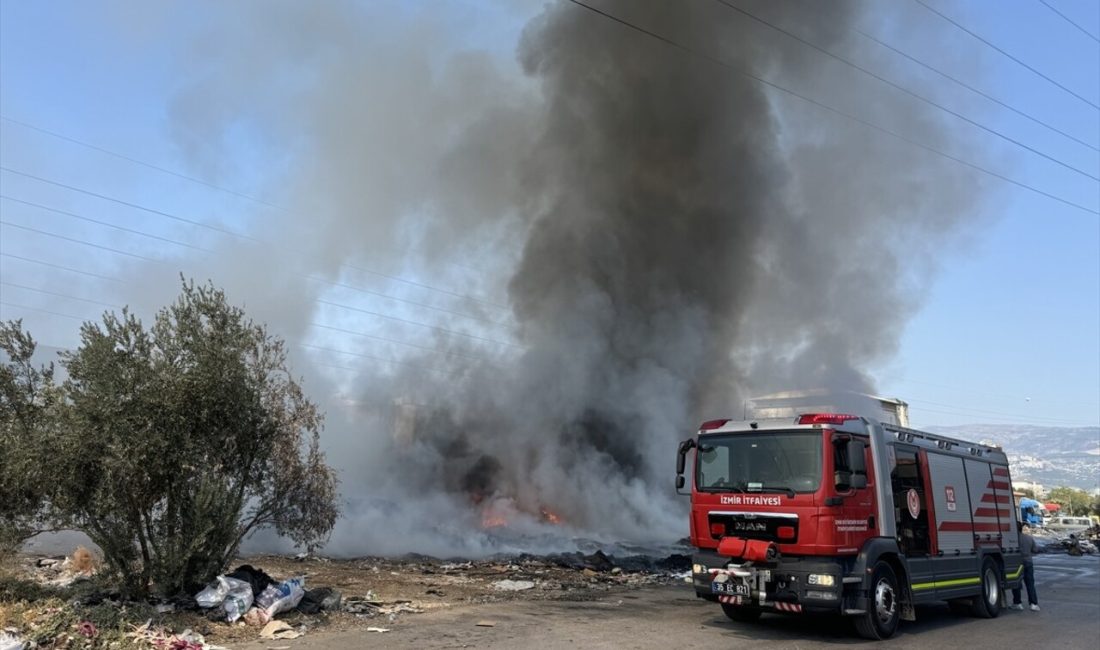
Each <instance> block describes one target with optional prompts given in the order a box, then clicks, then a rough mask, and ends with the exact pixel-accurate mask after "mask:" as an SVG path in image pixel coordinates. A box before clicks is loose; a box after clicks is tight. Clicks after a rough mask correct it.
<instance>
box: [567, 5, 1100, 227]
mask: <svg viewBox="0 0 1100 650" xmlns="http://www.w3.org/2000/svg"><path fill="white" fill-rule="evenodd" d="M569 2H571V3H573V4H574V5H577V6H578V7H582V8H584V9H587V10H588V11H591V12H592V13H595V14H599V15H600V16H603V17H604V18H607V19H609V20H612V21H614V22H616V23H619V24H620V25H623V26H624V27H628V28H629V29H632V30H635V31H637V32H639V33H641V34H645V35H647V36H649V37H651V38H655V39H657V40H659V41H661V42H662V43H665V44H667V45H670V46H672V47H674V48H676V49H678V50H681V51H683V52H686V53H688V54H690V55H692V56H695V57H698V58H701V59H703V60H705V61H709V62H711V63H713V64H715V65H718V66H721V67H723V68H726V69H727V70H731V71H733V72H736V73H738V74H740V75H742V76H744V77H747V78H749V79H752V80H753V81H756V82H757V83H760V84H763V85H765V86H768V87H769V88H774V89H776V90H778V91H780V92H782V93H785V94H787V95H790V96H792V97H796V98H798V99H801V100H802V101H804V102H806V103H809V104H812V105H814V106H817V107H818V108H821V109H824V110H826V111H829V112H830V113H833V114H835V115H839V116H841V117H844V118H846V119H849V120H851V121H853V122H856V123H858V124H862V125H863V126H866V127H868V128H870V129H874V130H876V131H879V132H881V133H885V134H886V135H889V136H890V137H893V138H896V139H898V140H901V141H902V142H905V143H908V144H911V145H913V146H915V147H919V148H921V149H924V150H925V151H928V152H930V153H934V154H936V155H938V156H942V157H943V158H947V159H948V160H953V161H955V162H956V163H958V164H960V165H963V166H965V167H969V168H971V169H973V170H975V171H979V172H982V173H984V174H988V175H989V176H992V177H994V178H998V179H1000V180H1002V181H1004V182H1006V183H1010V184H1012V185H1015V186H1017V187H1020V188H1023V189H1026V190H1030V191H1032V192H1034V193H1036V194H1040V195H1042V196H1045V197H1047V198H1050V199H1053V200H1055V201H1058V202H1059V203H1064V204H1065V205H1069V206H1072V207H1074V208H1077V209H1079V210H1082V211H1084V212H1088V213H1090V214H1096V215H1100V210H1094V209H1092V208H1089V207H1087V206H1084V205H1082V204H1080V203H1075V202H1074V201H1071V200H1069V199H1065V198H1062V197H1060V196H1057V195H1055V194H1051V193H1050V192H1046V191H1044V190H1041V189H1038V188H1036V187H1034V186H1032V185H1028V184H1027V183H1024V182H1022V181H1018V180H1016V179H1014V178H1010V177H1008V176H1005V175H1004V174H1000V173H998V172H995V171H992V170H989V169H986V168H985V167H982V166H980V165H978V164H975V163H972V162H969V161H967V160H964V159H962V158H959V157H957V156H953V155H951V154H949V153H947V152H945V151H941V150H939V149H936V148H935V147H931V146H929V145H927V144H925V143H923V142H920V141H918V140H914V139H912V138H908V137H906V136H904V135H901V134H900V133H897V132H895V131H892V130H890V129H888V128H886V127H884V126H880V125H878V124H875V123H874V122H870V121H868V120H865V119H863V118H861V117H857V116H855V115H851V114H849V113H845V112H844V111H842V110H840V109H838V108H834V107H832V106H830V105H828V104H825V103H823V102H821V101H818V100H816V99H813V98H811V97H808V96H806V95H803V94H801V93H798V92H796V91H794V90H791V89H789V88H786V87H784V86H780V85H779V84H777V83H774V82H772V81H768V80H767V79H764V78H763V77H759V76H757V75H755V74H753V73H751V72H748V71H746V70H742V69H740V68H736V67H734V66H733V65H731V64H729V63H727V62H725V61H723V60H722V59H719V58H717V57H714V56H711V55H709V54H706V53H704V52H700V51H698V50H695V49H692V48H690V47H688V46H686V45H683V44H681V43H678V42H676V41H674V40H672V39H670V38H668V37H665V36H662V35H660V34H658V33H656V32H652V31H650V30H648V29H645V28H644V27H639V26H638V25H635V24H634V23H631V22H628V21H626V20H624V19H622V18H619V17H618V16H614V15H612V14H609V13H607V12H605V11H602V10H600V9H597V8H595V7H593V6H591V5H588V4H585V3H584V2H582V1H581V0H569Z"/></svg>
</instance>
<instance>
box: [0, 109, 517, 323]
mask: <svg viewBox="0 0 1100 650" xmlns="http://www.w3.org/2000/svg"><path fill="white" fill-rule="evenodd" d="M0 119H3V120H5V121H7V122H10V123H12V124H17V125H19V126H22V127H25V128H27V129H31V130H33V131H37V132H39V133H43V134H46V135H49V136H51V137H55V138H58V139H60V140H64V141H66V142H71V143H73V144H76V145H79V146H82V147H87V148H88V149H91V150H93V151H98V152H101V153H104V154H107V155H109V156H114V157H116V158H119V159H122V160H126V161H128V162H132V163H135V164H138V165H141V166H143V167H148V168H149V169H154V170H156V171H160V172H163V173H166V174H170V175H172V176H176V177H178V178H182V179H185V180H188V181H192V182H195V183H199V184H201V185H205V186H207V187H211V188H214V189H217V190H221V191H223V192H227V193H229V194H233V195H235V196H239V197H241V198H245V199H248V200H250V201H255V202H256V203H259V204H262V205H265V206H269V207H272V208H275V209H276V210H280V211H282V212H285V213H287V214H292V212H291V210H290V209H289V208H286V207H283V206H281V205H276V204H274V203H269V202H268V201H264V200H263V199H259V198H256V197H253V196H250V195H248V194H244V193H242V192H238V191H236V190H233V189H231V188H228V187H225V186H222V185H217V184H214V183H210V182H208V181H204V180H203V179H201V178H196V177H193V176H188V175H187V174H182V173H180V172H177V171H175V170H172V169H168V168H166V167H161V166H159V165H154V164H153V163H150V162H147V161H144V160H140V159H138V158H134V157H132V156H128V155H126V154H122V153H119V152H117V151H112V150H110V149H106V148H104V147H100V146H99V145H95V144H92V143H90V142H85V141H83V140H79V139H77V138H74V137H72V136H68V135H65V134H63V133H58V132H56V131H51V130H49V129H46V128H43V127H40V126H37V125H34V124H30V123H28V122H24V121H22V120H16V119H14V118H11V117H7V116H5V115H0ZM447 264H450V265H451V266H455V267H458V268H463V269H467V270H471V271H475V272H483V270H482V269H477V268H474V267H472V266H469V265H466V264H459V263H457V262H447ZM341 266H344V267H348V268H357V267H351V266H350V265H348V264H346V263H342V264H341ZM357 270H360V271H363V272H365V273H371V274H374V275H379V276H382V277H385V278H387V279H390V280H394V281H397V282H406V283H408V284H413V285H415V286H419V287H422V288H425V289H429V290H432V291H440V292H442V293H447V294H450V295H454V296H457V297H460V298H465V299H468V300H473V301H476V302H481V303H484V304H486V305H490V306H493V307H497V308H499V309H508V307H507V306H505V305H500V304H499V303H494V302H491V301H488V300H484V299H481V298H477V297H474V296H468V295H465V294H459V293H453V292H449V291H445V290H442V289H438V288H436V287H432V286H429V285H425V284H418V283H415V282H410V281H408V280H405V279H404V278H399V277H396V276H391V275H386V274H384V273H377V272H375V271H369V270H367V269H357Z"/></svg>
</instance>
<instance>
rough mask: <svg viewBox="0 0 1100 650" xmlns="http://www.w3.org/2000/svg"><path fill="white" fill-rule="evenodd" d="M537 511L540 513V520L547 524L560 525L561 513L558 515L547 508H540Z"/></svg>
mask: <svg viewBox="0 0 1100 650" xmlns="http://www.w3.org/2000/svg"><path fill="white" fill-rule="evenodd" d="M539 512H540V513H542V520H543V521H545V522H546V523H548V524H554V525H555V526H560V525H561V515H558V514H557V513H555V512H554V511H552V510H550V509H549V508H545V507H544V508H540V509H539Z"/></svg>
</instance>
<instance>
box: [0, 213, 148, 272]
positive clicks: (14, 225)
mask: <svg viewBox="0 0 1100 650" xmlns="http://www.w3.org/2000/svg"><path fill="white" fill-rule="evenodd" d="M0 225H4V226H8V227H9V228H19V229H20V230H27V231H29V232H34V233H38V234H40V235H46V236H47V237H54V238H56V239H62V240H64V241H69V242H73V243H74V244H81V245H83V246H91V247H92V248H99V249H102V250H105V251H109V252H111V253H117V254H119V255H126V256H127V257H136V258H137V259H139V260H145V261H146V262H153V263H154V264H167V262H165V261H164V260H158V259H154V258H152V257H145V256H144V255H138V254H137V253H128V252H126V251H122V250H119V249H117V248H111V247H110V246H101V245H99V244H93V243H92V242H90V241H87V240H84V239H76V238H73V237H66V236H65V235H59V234H57V233H53V232H49V231H46V230H39V229H38V228H31V227H30V226H23V225H20V224H17V223H12V222H10V221H4V220H3V219H0Z"/></svg>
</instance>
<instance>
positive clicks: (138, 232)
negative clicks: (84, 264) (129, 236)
mask: <svg viewBox="0 0 1100 650" xmlns="http://www.w3.org/2000/svg"><path fill="white" fill-rule="evenodd" d="M0 198H5V199H8V200H11V201H16V202H18V203H22V204H25V205H29V206H33V207H37V208H41V209H43V210H48V211H50V212H55V213H58V214H62V215H66V216H69V217H73V218H76V219H81V220H84V221H88V222H91V223H95V224H99V225H102V226H107V227H110V228H117V229H119V230H123V231H126V232H130V233H133V234H136V235H140V236H143V237H150V238H153V239H158V240H160V241H164V242H168V243H171V244H176V245H178V246H186V247H188V248H193V249H195V250H199V251H202V252H204V253H207V254H210V253H213V252H214V251H212V250H210V249H207V248H202V247H199V246H193V245H191V244H188V243H185V242H181V241H178V240H175V239H169V238H166V237H161V236H159V235H153V234H151V233H148V232H145V231H141V230H134V229H131V228H124V227H122V226H117V225H115V224H112V223H108V222H105V221H99V220H97V219H92V218H89V217H85V216H83V215H80V214H77V213H75V212H68V211H65V210H58V209H56V208H51V207H49V206H47V205H42V204H40V203H34V202H32V201H24V200H22V199H18V198H15V197H11V196H8V195H6V194H0ZM4 223H9V224H10V225H16V224H12V223H11V222H4ZM16 227H20V226H16ZM42 232H43V234H48V233H44V231H42ZM54 236H58V237H59V235H54ZM70 241H72V240H71V239H70ZM110 250H114V249H110ZM298 275H299V277H302V278H304V279H306V280H310V281H313V282H320V283H323V284H328V285H331V286H334V287H342V288H345V289H351V290H353V291H358V292H361V293H365V294H369V295H373V296H378V297H381V298H385V299H388V300H394V301H397V302H403V303H407V304H410V305H414V306H416V307H421V308H424V309H430V310H433V311H438V312H441V313H445V314H449V315H452V316H459V317H462V318H468V319H471V320H476V321H480V322H483V323H488V324H491V325H497V326H502V325H506V324H507V323H503V322H500V321H494V320H491V319H488V318H484V317H481V316H475V315H473V314H466V313H462V312H458V311H454V310H451V309H446V308H444V307H436V306H434V305H429V304H426V303H422V302H417V301H415V300H409V299H407V298H399V297H397V296H391V295H389V294H385V293H382V292H379V291H372V290H370V289H364V288H362V287H356V286H354V285H350V284H347V283H344V282H336V281H333V280H326V279H324V278H319V277H316V276H310V275H302V274H298Z"/></svg>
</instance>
